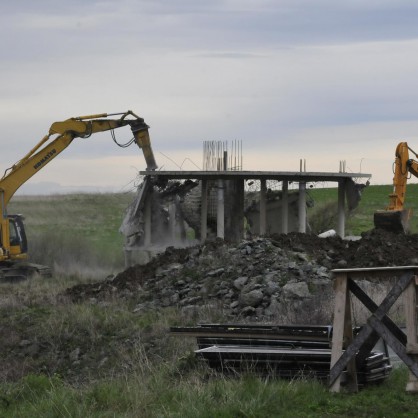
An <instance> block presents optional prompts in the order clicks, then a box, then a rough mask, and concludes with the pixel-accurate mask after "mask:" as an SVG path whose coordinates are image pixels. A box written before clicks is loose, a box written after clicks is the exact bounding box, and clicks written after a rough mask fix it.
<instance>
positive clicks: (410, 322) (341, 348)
mask: <svg viewBox="0 0 418 418" xmlns="http://www.w3.org/2000/svg"><path fill="white" fill-rule="evenodd" d="M332 273H333V275H334V290H335V305H334V326H333V336H332V351H331V370H330V377H329V385H330V390H331V391H332V392H339V391H340V386H341V385H340V383H341V382H340V381H341V374H342V373H343V371H344V370H345V369H347V386H346V387H347V390H348V391H350V392H356V391H357V390H358V385H357V368H356V360H357V362H358V363H363V361H364V360H365V359H366V357H367V356H368V355H369V353H370V351H371V350H372V349H373V347H374V346H375V344H376V343H377V341H378V340H379V338H380V337H381V338H382V339H383V340H385V341H386V343H387V344H388V345H389V346H390V347H391V348H392V350H393V351H394V352H395V353H396V354H397V355H398V356H399V358H400V359H401V360H402V361H403V362H404V363H405V364H406V365H407V366H408V368H409V370H410V375H409V381H408V383H407V386H406V390H407V391H408V392H415V393H418V339H417V332H418V331H417V324H418V321H417V300H418V298H417V289H418V266H400V267H377V268H355V269H338V270H333V271H332ZM359 278H362V279H365V278H367V279H369V280H373V279H375V280H376V279H379V281H383V280H385V279H388V278H397V280H396V283H395V284H394V285H393V287H392V288H391V289H390V291H389V293H388V294H387V296H386V297H385V299H384V300H383V301H382V303H381V304H380V305H379V306H378V305H377V304H376V303H375V302H373V300H372V299H370V297H369V296H367V295H366V293H365V292H364V291H363V290H362V289H361V288H360V287H359V286H358V285H357V283H356V282H355V280H356V279H359ZM350 293H352V294H353V295H354V296H356V297H357V299H358V300H359V301H360V302H361V303H362V304H363V305H364V306H365V307H366V308H367V309H368V310H369V311H370V312H371V315H370V317H369V318H368V320H367V323H366V324H365V325H364V326H362V328H361V330H360V331H359V333H358V334H357V335H356V336H355V337H353V325H352V316H351V297H350ZM401 294H404V305H405V322H406V324H405V325H406V335H405V333H404V332H403V331H402V330H401V329H400V328H399V327H398V326H397V325H395V323H394V322H393V321H392V320H391V319H390V318H389V317H388V316H387V313H388V311H389V309H390V308H391V307H392V306H393V304H394V303H395V302H396V300H398V298H399V297H400V296H401Z"/></svg>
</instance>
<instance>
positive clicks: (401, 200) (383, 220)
mask: <svg viewBox="0 0 418 418" xmlns="http://www.w3.org/2000/svg"><path fill="white" fill-rule="evenodd" d="M409 152H411V153H413V154H414V156H415V158H418V155H417V154H416V153H415V151H413V150H412V149H411V148H410V147H409V146H408V143H406V142H400V143H399V144H398V146H397V147H396V151H395V162H394V176H393V192H392V193H391V194H390V195H389V205H388V207H387V208H386V210H381V211H377V212H375V214H374V225H375V227H376V228H379V229H385V230H387V231H391V232H407V231H408V227H409V220H410V218H411V215H412V211H411V210H410V209H405V207H404V205H405V196H406V188H407V183H408V179H409V178H410V176H411V175H413V176H415V177H418V162H417V161H415V160H414V159H411V158H410V155H409Z"/></svg>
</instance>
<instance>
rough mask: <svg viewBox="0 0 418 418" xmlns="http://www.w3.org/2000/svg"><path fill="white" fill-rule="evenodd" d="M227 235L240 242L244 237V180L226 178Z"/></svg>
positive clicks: (229, 239) (228, 237)
mask: <svg viewBox="0 0 418 418" xmlns="http://www.w3.org/2000/svg"><path fill="white" fill-rule="evenodd" d="M224 187H225V193H224V198H225V199H224V200H225V213H224V214H225V236H226V237H227V239H228V241H231V242H239V241H241V240H242V238H243V237H244V180H243V179H233V180H224Z"/></svg>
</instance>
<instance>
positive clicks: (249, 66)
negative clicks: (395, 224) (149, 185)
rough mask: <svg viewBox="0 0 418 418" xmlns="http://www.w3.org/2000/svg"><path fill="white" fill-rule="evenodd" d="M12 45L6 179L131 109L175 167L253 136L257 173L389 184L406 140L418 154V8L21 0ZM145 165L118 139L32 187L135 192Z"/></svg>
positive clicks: (5, 56)
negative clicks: (54, 136) (217, 143)
mask: <svg viewBox="0 0 418 418" xmlns="http://www.w3.org/2000/svg"><path fill="white" fill-rule="evenodd" d="M0 36H1V39H2V42H1V44H0V51H1V57H2V59H1V62H0V77H1V78H0V79H1V85H0V86H1V95H0V106H1V109H0V110H1V111H0V118H1V126H2V134H1V139H0V140H1V145H2V149H1V153H0V166H1V167H0V168H1V170H4V169H6V168H7V167H9V166H10V165H12V164H13V163H14V162H15V161H17V160H18V159H20V158H21V157H22V156H23V155H24V154H25V153H26V152H28V151H29V150H30V149H31V148H32V147H33V146H34V145H35V143H36V142H37V141H38V140H39V139H41V138H42V136H43V135H44V134H45V133H47V131H48V129H49V126H50V125H51V123H52V122H54V121H59V120H64V119H67V118H69V117H72V116H79V115H88V114H94V113H101V112H109V113H111V112H118V111H125V110H128V109H131V110H133V111H134V112H136V113H137V114H139V115H140V116H142V117H143V118H144V119H145V121H146V122H147V123H148V124H149V125H150V127H151V129H150V134H151V140H152V144H153V149H154V153H155V156H156V159H157V163H158V165H159V166H160V168H162V169H163V170H166V169H167V170H168V169H177V168H178V167H177V166H180V165H182V163H183V161H184V160H185V159H186V158H189V159H190V160H192V161H193V163H194V164H195V165H197V166H199V167H201V166H202V147H203V146H202V143H203V141H205V140H223V141H227V140H229V141H232V140H234V139H240V140H242V142H243V154H244V169H247V170H277V171H289V170H290V171H297V170H298V169H299V159H300V158H304V159H306V161H307V163H306V164H307V170H309V171H338V168H339V161H340V160H346V161H347V170H348V171H352V172H359V171H360V170H361V171H362V172H366V173H371V174H372V175H373V178H372V183H373V184H389V183H391V181H392V177H393V175H392V161H393V159H394V151H395V147H396V145H397V143H398V142H399V141H408V143H409V144H410V146H411V147H412V148H413V149H414V148H415V149H416V150H417V151H418V111H417V109H418V95H417V91H418V2H415V1H402V0H396V1H395V0H380V1H377V0H368V1H364V0H363V1H360V0H358V1H349V0H347V1H344V2H337V1H335V0H334V1H331V0H328V1H325V0H323V1H321V0H315V1H313V0H300V1H298V0H288V1H287V0H283V1H282V0H205V1H201V0H119V1H112V2H110V1H106V0H103V1H94V0H72V1H59V0H37V1H30V0H15V1H13V2H3V3H2V13H1V15H0ZM116 136H117V138H118V140H120V142H124V141H125V140H128V139H129V138H130V136H131V135H130V130H129V128H127V129H126V130H124V129H120V130H117V131H116ZM194 164H192V163H190V162H189V161H186V162H185V163H184V164H183V165H182V167H183V169H190V170H192V169H196V167H195V165H194ZM143 169H145V161H144V159H143V157H142V155H141V154H140V153H139V151H138V149H137V148H135V147H134V146H132V147H130V148H127V149H126V150H123V149H121V148H118V147H117V146H115V144H114V143H113V142H112V139H111V137H110V134H108V133H107V134H103V135H97V136H94V137H91V138H89V139H85V140H82V139H80V140H77V141H76V142H74V143H73V144H72V145H71V146H70V147H69V148H68V149H67V150H65V151H64V152H63V153H62V154H61V155H60V156H59V157H57V159H55V160H54V161H53V162H51V163H50V164H49V165H48V166H47V167H45V168H44V169H43V170H42V171H41V172H39V174H37V175H36V176H35V177H33V178H32V179H31V180H30V182H28V185H30V186H31V187H36V186H37V185H38V183H41V184H42V185H43V186H44V187H45V190H47V189H48V187H47V184H46V182H52V183H57V184H59V185H61V186H62V190H63V191H65V190H68V189H69V188H74V187H76V188H79V189H84V188H85V187H91V186H92V187H95V188H97V190H104V189H107V188H110V189H112V190H126V189H127V188H129V187H130V186H131V185H132V181H133V180H134V179H135V177H136V174H137V172H138V170H143ZM24 190H28V189H27V188H26V189H24Z"/></svg>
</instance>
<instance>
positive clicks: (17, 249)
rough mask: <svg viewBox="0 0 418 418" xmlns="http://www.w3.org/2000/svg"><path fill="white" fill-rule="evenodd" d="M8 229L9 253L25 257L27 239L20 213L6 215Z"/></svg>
mask: <svg viewBox="0 0 418 418" xmlns="http://www.w3.org/2000/svg"><path fill="white" fill-rule="evenodd" d="M8 218H9V231H10V255H11V256H12V257H13V256H17V257H18V258H26V254H27V252H28V241H27V239H26V232H25V226H24V224H23V219H24V218H23V216H22V215H8Z"/></svg>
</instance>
